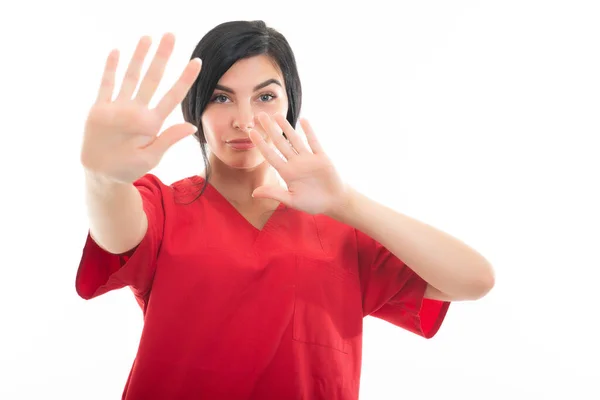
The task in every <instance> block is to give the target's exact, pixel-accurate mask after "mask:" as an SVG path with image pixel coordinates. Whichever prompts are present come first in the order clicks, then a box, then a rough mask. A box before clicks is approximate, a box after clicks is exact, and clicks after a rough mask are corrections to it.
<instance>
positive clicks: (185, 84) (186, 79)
mask: <svg viewBox="0 0 600 400" xmlns="http://www.w3.org/2000/svg"><path fill="white" fill-rule="evenodd" d="M201 69H202V60H200V59H199V58H194V59H193V60H191V61H190V62H189V64H188V65H187V66H186V67H185V69H184V70H183V72H182V74H181V76H180V77H179V79H178V80H177V82H175V84H174V85H173V87H172V88H171V89H170V90H169V91H168V92H167V93H166V94H165V95H164V97H163V98H162V99H161V100H160V101H159V102H158V104H157V105H156V108H155V110H156V112H157V113H158V114H159V117H160V118H161V119H166V118H167V117H168V116H169V114H171V113H172V112H173V110H174V109H175V107H177V105H178V104H180V103H181V102H182V101H183V99H184V98H185V95H186V94H187V92H188V91H189V90H190V88H191V87H192V85H193V84H194V82H195V81H196V78H198V74H200V70H201Z"/></svg>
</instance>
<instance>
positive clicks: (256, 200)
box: [76, 21, 494, 399]
mask: <svg viewBox="0 0 600 400" xmlns="http://www.w3.org/2000/svg"><path fill="white" fill-rule="evenodd" d="M149 46H150V41H149V39H148V38H142V39H141V40H140V42H139V45H138V47H137V48H136V50H135V53H134V55H133V58H132V60H131V62H130V64H129V67H128V69H127V71H126V74H125V78H124V80H123V83H122V85H121V89H120V92H119V94H118V95H117V96H116V98H115V99H114V100H113V90H114V76H115V70H116V67H117V59H118V52H116V51H113V52H111V54H110V56H109V58H108V60H107V63H106V68H105V72H104V76H103V80H102V85H101V88H100V90H99V94H98V99H97V102H96V103H95V105H94V106H93V107H92V109H91V111H90V114H89V117H88V120H87V123H86V129H85V136H84V142H83V148H82V154H81V161H82V164H83V166H84V168H85V171H86V185H87V203H88V210H89V217H90V231H89V235H88V238H87V241H86V243H85V247H84V250H83V255H82V259H81V264H80V266H79V270H78V274H77V281H76V287H77V291H78V293H79V295H80V296H81V297H83V298H85V299H91V298H93V297H97V296H99V295H101V294H103V293H106V292H108V291H110V290H114V289H118V288H122V287H125V286H129V287H130V288H131V290H132V291H133V293H134V294H135V298H136V299H137V301H138V303H139V304H140V306H141V308H142V310H143V313H144V328H143V332H142V337H141V340H140V345H139V349H138V352H137V356H136V359H135V362H134V364H133V367H132V369H131V373H130V375H129V379H128V381H127V384H126V387H125V391H124V393H123V398H125V399H197V398H207V399H270V398H273V399H300V398H302V399H356V398H357V397H358V391H359V379H360V370H361V343H362V341H361V340H362V321H363V318H364V317H365V316H367V315H372V316H375V317H378V318H382V319H384V320H387V321H389V322H391V323H393V324H395V325H397V326H399V327H401V328H404V329H407V330H409V331H412V332H414V333H416V334H419V335H421V336H423V337H426V338H430V337H432V336H433V335H434V334H435V333H436V332H437V330H438V329H439V327H440V325H441V323H442V320H443V319H444V317H445V315H446V312H447V310H448V307H449V304H450V302H451V301H453V300H470V299H477V298H480V297H482V296H483V295H485V294H486V293H487V292H488V291H489V290H490V289H491V288H492V286H493V282H494V275H493V271H492V268H491V267H490V265H489V263H488V262H487V261H486V260H485V259H484V258H483V257H482V256H480V255H479V254H478V253H476V252H475V251H473V250H472V249H470V248H468V247H467V246H465V245H464V244H462V243H461V242H459V241H458V240H456V239H454V238H452V237H450V236H448V235H446V234H444V233H442V232H440V231H438V230H436V229H434V228H432V227H430V226H427V225H426V224H423V223H421V222H418V221H415V220H414V219H411V218H409V217H407V216H405V215H402V214H400V213H397V212H395V211H393V210H391V209H389V208H386V207H384V206H382V205H380V204H378V203H376V202H374V201H373V200H370V199H369V198H368V197H366V196H365V195H363V194H361V193H358V192H357V191H356V190H354V189H353V188H351V187H350V186H349V185H348V184H346V183H344V182H343V181H342V179H341V178H340V176H339V175H338V173H337V172H336V169H335V167H334V166H333V165H332V163H331V161H330V160H329V158H328V157H327V155H326V153H325V151H324V150H323V148H322V147H321V145H320V144H319V141H318V139H317V136H316V135H315V133H314V132H313V130H312V128H311V127H310V125H309V123H308V122H307V121H306V120H302V121H300V125H301V126H302V128H303V129H302V130H303V132H304V134H305V135H306V139H307V140H306V142H304V141H303V140H302V138H301V135H300V133H299V132H297V131H296V130H295V128H294V127H295V126H296V122H297V119H298V115H299V113H300V105H301V86H300V79H299V77H298V72H297V69H296V64H295V59H294V56H293V53H292V50H291V49H290V47H289V45H288V43H287V41H286V40H285V38H284V37H283V36H282V35H281V34H280V33H278V32H276V31H275V30H273V29H271V28H268V27H266V26H265V24H264V23H263V22H261V21H254V22H245V21H238V22H229V23H224V24H221V25H219V26H217V27H215V28H214V29H213V30H211V31H210V32H209V33H208V34H207V35H206V36H205V37H204V38H203V39H202V40H201V41H200V43H199V44H198V46H197V48H196V49H195V51H194V53H193V55H192V60H191V61H190V63H189V64H188V65H187V67H186V68H185V70H184V71H183V74H182V75H181V77H180V79H179V80H178V81H177V82H176V83H175V85H174V86H173V87H172V89H171V90H170V91H169V92H168V93H167V94H166V95H165V96H164V97H163V98H162V99H161V100H160V101H159V102H158V104H157V106H156V107H155V108H153V109H149V108H148V104H149V102H150V100H151V99H152V97H153V95H154V93H155V91H156V88H157V86H158V84H159V82H160V80H161V78H162V75H163V71H164V68H165V65H166V63H167V60H168V59H169V57H170V55H171V52H172V50H173V46H174V37H173V36H172V35H170V34H167V35H165V36H164V37H163V39H162V41H161V43H160V45H159V47H158V50H157V53H156V56H155V57H154V59H153V61H152V63H151V65H150V67H149V69H148V72H147V73H146V75H145V76H144V78H143V79H142V81H141V83H140V85H139V90H138V91H137V94H134V91H135V89H136V87H137V86H138V81H139V77H140V69H141V66H142V64H143V61H144V59H145V57H146V53H147V52H148V48H149ZM199 59H202V60H203V62H202V68H201V62H200V61H199ZM200 70H202V72H200ZM180 103H181V105H182V108H183V115H184V118H185V121H186V122H185V123H184V124H180V125H176V126H173V127H170V128H168V129H167V130H165V131H164V132H163V133H162V134H160V135H158V133H159V130H160V128H161V126H162V124H163V122H164V120H165V119H166V117H167V116H168V115H169V114H170V113H171V112H172V111H173V109H174V108H175V107H177V106H178V105H179V104H180ZM191 134H195V137H196V138H197V139H198V140H199V142H200V145H201V148H202V152H203V155H204V158H205V166H206V168H205V170H204V171H205V172H204V173H202V174H199V175H196V176H192V177H188V178H185V179H182V180H180V181H178V182H175V183H173V184H172V185H165V184H164V183H162V182H161V181H160V180H159V179H158V178H157V177H156V176H154V175H152V174H149V173H148V171H150V170H151V169H152V168H154V167H155V166H156V165H157V164H158V162H159V160H160V159H161V157H162V155H163V154H164V153H165V151H166V150H167V149H168V148H169V147H170V146H172V145H173V144H174V143H176V142H177V141H178V140H180V139H182V138H184V137H186V136H188V135H191ZM207 147H208V149H209V150H210V152H209V154H207V151H206V148H207ZM281 180H283V183H281ZM408 266H410V267H408Z"/></svg>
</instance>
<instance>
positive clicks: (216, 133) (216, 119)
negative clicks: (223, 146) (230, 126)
mask: <svg viewBox="0 0 600 400" xmlns="http://www.w3.org/2000/svg"><path fill="white" fill-rule="evenodd" d="M226 124H227V122H226V119H225V118H223V116H222V115H219V113H218V112H214V111H213V110H211V111H210V112H205V113H204V116H203V117H202V126H203V128H204V135H205V136H206V139H207V140H208V141H209V142H210V141H214V140H218V139H219V137H220V136H221V135H222V132H223V131H224V128H225V125H226Z"/></svg>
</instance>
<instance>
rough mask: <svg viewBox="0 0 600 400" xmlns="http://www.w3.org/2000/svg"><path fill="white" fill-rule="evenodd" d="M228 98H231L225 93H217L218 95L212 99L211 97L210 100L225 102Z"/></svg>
mask: <svg viewBox="0 0 600 400" xmlns="http://www.w3.org/2000/svg"><path fill="white" fill-rule="evenodd" d="M227 100H229V99H228V98H227V96H225V95H224V94H217V95H216V96H213V98H212V99H210V101H211V102H213V103H225V102H226V101H227Z"/></svg>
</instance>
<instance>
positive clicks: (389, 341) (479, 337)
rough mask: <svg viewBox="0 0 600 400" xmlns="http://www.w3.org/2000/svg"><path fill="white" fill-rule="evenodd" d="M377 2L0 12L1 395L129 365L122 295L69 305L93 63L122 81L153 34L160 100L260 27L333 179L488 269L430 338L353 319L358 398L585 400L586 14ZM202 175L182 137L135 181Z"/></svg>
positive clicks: (599, 93)
mask: <svg viewBox="0 0 600 400" xmlns="http://www.w3.org/2000/svg"><path fill="white" fill-rule="evenodd" d="M392 4H393V3H392V2H390V3H389V4H388V3H387V2H383V1H365V2H362V3H360V4H357V5H349V4H347V3H345V2H344V3H340V4H339V5H334V4H333V3H329V2H325V1H319V2H315V3H311V2H306V1H297V2H287V1H279V2H275V1H273V2H267V1H228V2H220V1H210V2H209V1H187V0H186V1H170V2H167V1H160V2H151V1H147V0H145V1H137V0H136V1H125V2H120V1H116V0H103V1H95V2H80V3H79V2H75V1H71V2H69V1H65V0H56V1H52V2H42V1H40V0H37V1H34V2H29V3H26V2H22V3H15V4H12V5H10V6H2V9H1V10H0V29H1V32H0V33H1V36H0V38H1V39H0V40H1V48H0V59H1V61H0V68H1V74H0V96H1V97H0V99H1V102H2V104H1V105H2V107H1V109H0V110H1V111H0V114H1V119H0V123H1V124H2V128H1V129H2V141H1V144H0V156H1V157H0V162H1V163H2V165H1V169H0V171H1V174H2V176H1V182H2V187H1V189H0V190H1V193H0V202H2V207H1V208H0V212H1V213H2V214H1V215H0V217H1V220H0V221H1V223H0V226H1V228H0V229H1V234H2V240H1V242H0V243H1V246H2V250H1V252H2V256H3V257H2V261H1V264H0V272H1V277H0V398H2V399H42V398H44V399H46V398H48V399H49V398H53V399H71V398H73V399H117V398H120V396H121V392H122V390H123V386H124V384H125V380H126V378H127V374H128V372H129V369H130V367H131V363H132V361H133V358H134V356H135V352H136V349H137V344H138V341H139V336H140V332H141V328H142V314H141V312H140V310H139V308H138V306H137V304H136V302H135V300H134V298H133V296H132V294H131V292H130V291H129V290H128V289H123V290H121V291H117V292H112V293H110V294H107V295H105V296H102V297H100V298H97V299H94V300H92V301H84V300H82V299H80V298H79V297H77V294H76V293H75V286H74V282H75V274H76V270H77V267H78V262H79V259H80V256H81V251H82V248H83V243H84V240H85V235H86V232H87V220H86V211H85V203H84V192H83V175H82V168H81V166H80V164H79V150H80V144H81V138H82V128H83V123H84V120H85V118H86V115H87V111H88V109H89V107H90V105H91V103H92V101H93V100H94V98H95V95H96V90H97V87H98V84H99V81H100V76H101V73H102V69H103V66H104V60H105V58H106V55H107V54H108V52H109V51H110V50H111V49H112V48H114V47H116V48H119V49H120V50H121V52H122V58H121V60H122V62H125V61H124V60H126V61H127V62H128V60H129V57H130V56H131V53H132V52H133V49H134V47H135V45H136V43H137V40H138V39H139V37H140V36H141V35H145V34H149V35H151V36H152V37H153V39H154V44H153V48H152V50H151V54H153V51H154V49H155V48H156V45H157V43H158V41H159V39H160V36H161V35H162V34H163V33H164V32H167V31H171V32H174V33H175V35H176V37H177V43H176V48H175V52H174V55H173V57H172V59H171V61H170V63H169V66H168V68H167V72H166V76H165V79H164V82H163V85H162V86H161V89H160V90H159V91H160V93H159V95H162V94H163V93H164V92H165V91H166V89H167V88H168V86H170V85H171V84H172V83H173V82H174V80H175V79H176V78H177V77H178V76H179V73H180V71H181V70H182V68H183V66H184V65H185V64H186V63H187V61H188V59H189V56H190V54H191V52H192V50H193V48H194V47H195V45H196V43H197V42H198V41H199V40H200V38H201V37H202V35H204V34H205V33H206V32H207V31H208V30H209V29H211V28H212V27H214V26H215V25H216V24H218V23H221V22H224V21H227V20H235V19H263V20H265V21H266V22H267V23H268V24H269V25H270V26H272V27H274V28H276V29H278V30H279V31H281V32H282V33H283V34H284V35H285V36H286V37H287V38H288V40H289V42H290V43H291V45H292V47H293V48H294V51H295V54H296V57H297V60H298V66H299V69H300V74H301V78H302V81H303V87H304V94H305V95H304V107H303V113H302V115H303V116H305V117H307V118H308V119H309V120H310V121H311V123H312V125H313V127H314V128H315V131H316V133H317V134H318V135H319V137H320V138H321V141H322V142H323V144H324V146H325V148H326V149H327V150H328V152H329V154H330V155H331V157H332V158H333V159H334V161H335V163H336V165H337V166H338V168H339V170H340V171H341V172H342V174H343V175H344V176H345V178H346V179H347V180H348V181H349V182H350V183H351V184H353V185H354V186H355V187H356V188H358V189H359V190H360V191H362V192H364V193H366V194H367V195H369V196H370V197H372V198H374V199H376V200H379V201H380V202H382V203H384V204H387V205H389V206H392V207H394V208H395V209H397V210H398V211H400V212H403V213H405V214H408V215H411V216H413V217H416V218H418V219H421V220H423V221H426V222H428V223H430V224H432V225H434V226H436V227H438V228H440V229H443V230H445V231H447V232H449V233H451V234H453V235H455V236H457V237H458V238H460V239H461V240H463V241H465V242H466V243H468V244H470V245H471V246H473V247H474V248H476V249H477V250H479V251H480V252H481V253H482V254H483V255H485V256H486V257H487V258H488V259H489V260H490V261H491V262H492V263H493V265H494V267H495V269H496V273H497V282H496V287H495V288H494V290H493V291H492V292H491V293H490V294H489V295H488V296H487V297H485V298H484V299H482V300H480V301H477V302H469V303H455V304H453V305H452V306H451V308H450V311H449V313H448V316H447V319H446V321H445V323H444V325H443V327H442V329H441V330H440V331H439V333H438V335H437V336H436V337H435V338H434V339H432V340H424V339H421V338H419V337H417V336H415V335H413V334H410V333H407V332H405V331H402V330H400V329H399V328H396V327H394V326H392V325H390V324H387V323H384V322H382V321H380V320H376V319H373V318H368V319H367V320H366V322H365V323H366V326H365V337H364V356H363V375H362V381H361V382H362V386H361V399H414V398H418V399H441V398H444V399H446V398H450V399H454V398H456V399H459V398H460V399H507V398H511V399H547V398H560V399H575V398H577V399H600V384H598V383H593V382H594V380H598V378H600V365H599V363H598V359H599V358H600V350H599V348H600V346H599V345H598V340H599V338H600V330H599V328H598V325H597V322H596V318H597V316H598V315H599V312H598V306H597V305H598V303H599V298H600V297H599V295H598V291H599V287H600V285H599V284H598V282H599V281H598V279H599V277H600V274H599V273H598V269H599V267H600V256H599V250H600V228H599V227H600V211H599V207H600V194H599V179H598V172H599V171H600V146H599V145H598V142H597V139H598V137H599V133H600V118H599V117H600V113H599V110H600V22H599V21H600V11H599V9H598V5H597V4H598V2H595V1H587V2H584V1H547V0H546V1H502V2H501V1H474V0H473V1H464V0H461V1H427V2H415V1H399V2H395V3H394V4H393V5H392ZM10 7H16V8H10ZM9 8H10V9H9ZM121 67H122V68H121V69H120V71H119V72H120V74H122V73H123V70H124V68H123V64H121ZM120 76H122V75H120ZM180 121H183V119H182V117H181V113H180V110H179V109H178V110H177V111H176V112H175V113H174V114H173V115H172V116H171V117H170V119H169V120H168V121H167V124H168V125H170V124H172V123H176V122H180ZM202 165H203V164H202V160H201V153H200V150H199V146H198V145H197V144H196V142H195V141H194V140H193V139H192V138H189V140H188V139H186V140H184V141H182V142H180V143H178V144H177V145H176V146H175V147H173V148H172V149H171V150H170V151H169V153H167V155H166V157H165V158H164V159H163V161H162V163H161V164H160V165H159V167H158V168H157V169H156V170H155V171H153V172H154V173H155V174H157V175H158V176H159V177H160V178H161V179H163V181H165V182H168V183H170V182H173V181H175V180H177V179H180V178H183V177H186V176H189V175H193V174H197V173H199V172H200V171H201V168H202Z"/></svg>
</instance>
